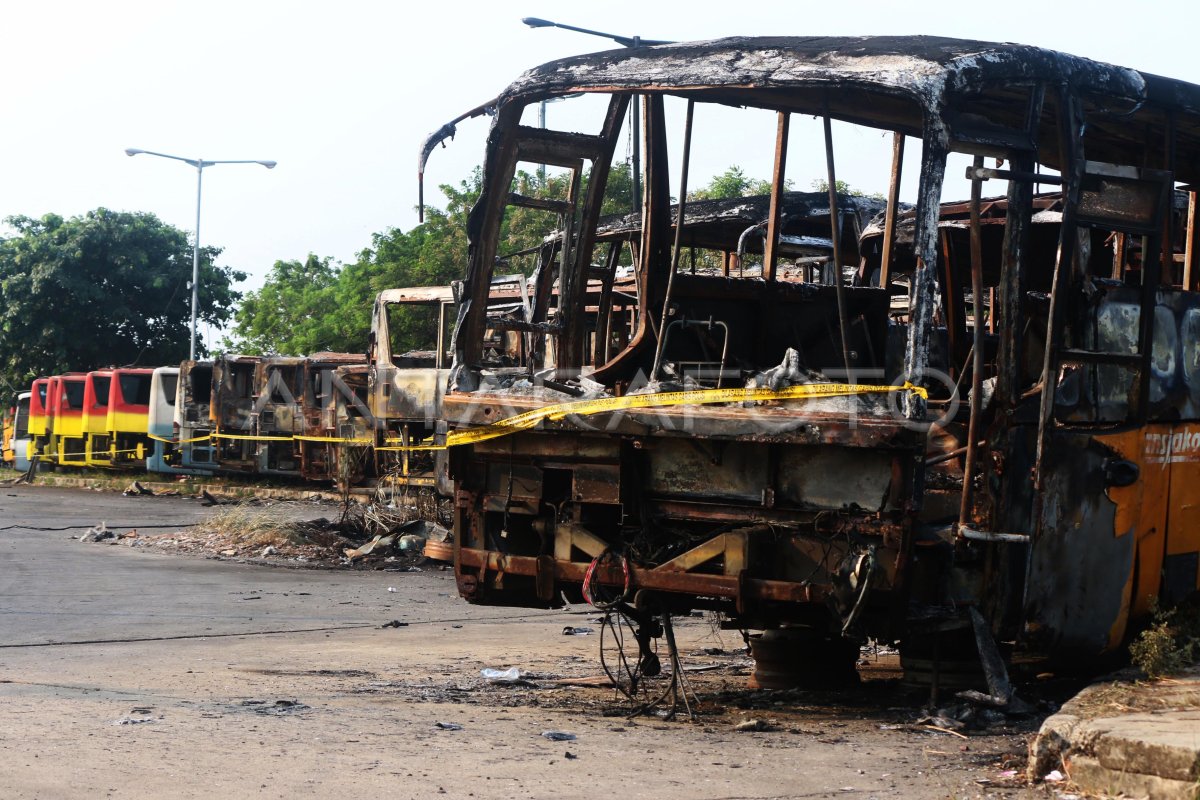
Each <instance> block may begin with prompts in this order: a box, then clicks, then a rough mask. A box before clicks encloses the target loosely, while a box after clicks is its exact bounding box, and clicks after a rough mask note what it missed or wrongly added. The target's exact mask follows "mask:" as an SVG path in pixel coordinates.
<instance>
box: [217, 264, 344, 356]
mask: <svg viewBox="0 0 1200 800" xmlns="http://www.w3.org/2000/svg"><path fill="white" fill-rule="evenodd" d="M330 262H331V259H329V258H318V257H317V256H315V255H312V254H309V256H308V258H307V259H305V260H304V261H303V262H301V261H276V262H275V266H273V267H272V268H271V272H270V274H269V275H268V276H267V280H266V282H265V283H264V284H263V286H262V288H261V289H259V290H258V291H255V292H249V293H247V294H246V296H245V298H243V300H242V304H241V305H240V306H239V307H238V310H237V314H236V317H235V319H236V328H235V332H236V335H237V337H238V338H237V344H236V346H234V347H233V348H232V349H236V350H237V351H238V352H241V353H248V354H252V355H263V354H267V353H279V354H284V355H302V354H305V353H310V352H317V351H320V350H329V349H333V347H332V346H331V345H332V344H333V342H334V339H335V337H334V334H333V332H332V329H331V325H330V322H331V321H332V320H333V319H334V317H335V315H331V314H329V313H328V311H329V308H330V302H331V301H332V300H333V295H334V287H335V285H336V284H337V277H338V276H337V270H336V268H335V267H334V266H333V265H332V264H331V263H330Z"/></svg>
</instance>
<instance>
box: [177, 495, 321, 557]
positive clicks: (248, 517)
mask: <svg viewBox="0 0 1200 800" xmlns="http://www.w3.org/2000/svg"><path fill="white" fill-rule="evenodd" d="M196 533H198V534H201V535H206V536H214V537H216V538H219V539H221V540H223V541H225V542H227V543H228V545H229V546H230V547H235V548H242V547H246V548H251V547H266V546H267V545H275V546H276V547H278V546H281V545H285V544H304V543H305V540H304V538H303V536H302V535H299V533H298V531H297V530H296V524H295V522H293V521H291V520H287V519H282V518H280V516H279V514H278V513H276V512H273V511H272V510H271V509H270V508H269V507H268V508H263V507H261V506H251V505H232V506H226V507H223V508H221V509H220V510H219V511H217V513H215V514H213V515H212V516H211V517H209V518H208V519H206V520H205V521H204V522H202V523H200V524H199V525H197V526H196Z"/></svg>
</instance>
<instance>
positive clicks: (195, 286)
mask: <svg viewBox="0 0 1200 800" xmlns="http://www.w3.org/2000/svg"><path fill="white" fill-rule="evenodd" d="M125 155H127V156H136V155H147V156H158V157H159V158H169V159H172V160H174V161H182V162H183V163H185V164H190V165H191V166H193V167H195V168H196V236H195V238H194V240H193V241H192V322H191V342H190V345H189V346H188V360H189V361H195V360H196V307H197V305H198V304H199V300H200V197H201V190H202V188H203V185H204V168H205V167H211V166H213V165H215V164H260V165H262V166H264V167H266V168H267V169H275V163H276V162H274V161H260V160H258V159H234V160H217V161H213V160H208V161H206V160H204V159H202V158H184V157H183V156H172V155H168V154H166V153H156V152H154V151H153V150H139V149H138V148H136V147H129V148H126V149H125Z"/></svg>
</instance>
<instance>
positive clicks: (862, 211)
mask: <svg viewBox="0 0 1200 800" xmlns="http://www.w3.org/2000/svg"><path fill="white" fill-rule="evenodd" d="M837 198H838V201H837V202H838V212H839V213H840V214H842V215H847V214H853V215H854V216H855V217H856V218H857V219H858V227H859V229H860V230H861V229H865V228H866V227H867V225H868V223H870V221H871V219H872V218H873V217H875V216H876V215H878V214H880V213H882V212H883V210H884V208H885V207H886V206H887V203H886V202H885V201H883V200H880V199H877V198H874V197H865V196H860V195H850V194H838V196H837ZM780 199H781V201H782V202H781V208H782V210H783V216H784V218H785V226H784V227H785V229H790V228H791V227H801V226H804V224H805V222H808V224H809V225H813V224H816V225H819V226H821V229H822V231H823V233H824V234H825V236H828V235H829V194H828V192H784V193H783V194H782V197H781V198H780ZM770 207H771V196H770V195H765V194H763V195H750V196H748V197H732V198H718V199H715V200H689V201H688V202H687V206H686V208H685V209H684V221H683V229H684V240H683V244H685V245H694V246H696V247H708V248H712V249H714V250H719V249H722V248H729V247H731V246H734V247H736V245H737V241H738V237H739V236H740V235H741V234H742V232H743V231H745V230H746V228H748V227H751V226H753V225H761V224H764V223H765V222H766V221H767V218H768V217H769V216H770ZM678 220H679V206H678V205H672V206H671V225H672V226H674V225H675V224H676V223H677V222H678ZM641 230H642V215H641V214H637V213H634V214H623V215H613V216H609V217H603V218H601V219H600V220H599V221H598V222H597V224H596V240H597V241H601V242H603V241H611V240H613V239H625V238H631V237H636V236H638V235H640V233H641ZM561 237H562V233H561V232H558V233H556V234H555V235H554V236H552V237H550V238H551V239H558V238H561Z"/></svg>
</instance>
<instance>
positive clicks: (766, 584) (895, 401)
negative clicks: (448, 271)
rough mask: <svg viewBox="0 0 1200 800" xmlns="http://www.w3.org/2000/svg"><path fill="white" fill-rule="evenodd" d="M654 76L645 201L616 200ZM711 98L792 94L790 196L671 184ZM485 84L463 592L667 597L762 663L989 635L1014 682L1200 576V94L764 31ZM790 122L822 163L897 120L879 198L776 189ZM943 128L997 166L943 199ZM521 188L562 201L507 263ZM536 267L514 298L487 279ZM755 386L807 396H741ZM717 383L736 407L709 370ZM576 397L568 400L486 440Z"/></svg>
mask: <svg viewBox="0 0 1200 800" xmlns="http://www.w3.org/2000/svg"><path fill="white" fill-rule="evenodd" d="M575 93H584V94H597V95H601V96H603V97H606V98H607V103H608V104H607V113H606V114H605V116H604V119H603V121H602V122H601V123H600V124H599V126H598V127H597V128H596V129H594V130H592V131H587V132H575V131H571V132H566V131H554V130H543V129H535V128H530V127H526V126H524V125H522V124H521V122H520V120H521V117H522V113H523V111H524V109H525V107H526V106H528V105H529V104H531V103H536V102H540V101H541V100H544V99H549V98H554V97H558V96H562V95H566V94H575ZM668 96H672V97H676V98H681V99H682V100H684V101H686V104H687V107H688V114H687V116H686V122H685V123H684V130H682V131H680V130H679V129H678V127H677V125H676V123H677V121H676V120H675V119H674V118H673V117H671V116H669V115H668V114H667V113H666V111H665V107H664V98H665V97H668ZM631 102H638V103H640V104H641V110H642V112H643V118H644V120H645V125H644V127H643V129H642V131H639V135H638V142H637V143H636V144H635V146H637V147H639V148H641V149H642V150H643V151H644V154H645V161H644V164H645V172H644V176H643V179H644V180H643V185H644V187H645V191H644V193H643V197H642V200H643V202H642V205H641V208H640V211H639V213H638V214H636V215H633V216H631V217H629V218H626V219H623V220H602V218H601V215H600V208H601V201H602V199H603V195H604V189H605V183H606V181H607V178H608V169H609V165H610V164H611V163H612V160H613V156H614V153H615V152H616V148H617V143H618V139H619V138H620V137H621V136H622V134H623V131H624V130H625V128H624V124H623V123H624V120H625V117H626V114H627V113H628V110H629V106H630V103H631ZM708 103H711V104H717V105H721V106H725V107H728V106H733V107H739V106H740V107H752V108H757V109H767V110H769V111H773V112H775V114H776V120H777V131H776V141H775V164H776V167H775V170H774V174H773V176H772V190H771V194H770V195H769V196H768V197H766V198H762V199H757V200H745V201H734V202H730V203H727V204H726V205H721V204H719V203H717V204H712V205H705V204H703V203H693V202H688V203H685V204H684V205H683V207H682V208H679V207H673V205H672V202H671V197H672V194H674V195H675V196H677V197H687V194H688V187H687V185H686V177H685V178H684V179H683V182H682V185H681V186H679V187H675V186H670V185H668V176H669V175H670V174H680V173H682V175H683V176H686V174H687V160H688V158H689V154H690V151H689V147H690V141H691V125H692V120H693V116H692V113H691V112H692V109H693V107H694V106H696V105H703V104H708ZM494 105H495V117H494V120H493V123H492V130H491V133H490V135H489V139H488V151H487V158H486V161H485V164H484V173H483V189H482V194H481V196H480V198H479V201H478V203H477V205H476V206H475V208H474V210H473V211H472V213H471V215H470V218H469V223H468V234H469V237H470V244H471V247H470V261H469V264H468V265H467V270H466V276H465V280H464V282H463V287H462V294H461V302H460V304H459V306H458V310H457V322H456V325H455V329H454V334H453V344H452V349H453V364H452V365H450V366H449V385H448V387H447V389H446V391H445V393H444V396H443V397H442V398H441V400H440V402H441V409H442V411H441V414H440V420H441V424H444V425H445V427H446V429H448V431H449V434H451V435H452V436H457V437H459V438H458V439H457V441H469V442H472V443H468V444H462V445H461V446H454V447H452V448H451V450H450V456H449V475H450V478H451V479H452V481H453V487H452V488H453V491H454V502H455V570H456V577H457V580H458V587H459V591H460V593H461V594H462V595H463V596H464V597H466V598H467V599H468V600H470V601H472V602H476V603H491V604H499V605H524V606H554V605H557V604H559V603H561V602H562V601H563V599H564V598H566V599H568V600H573V601H578V600H580V599H582V598H583V596H584V595H585V594H590V593H589V591H588V587H589V586H592V587H606V591H607V594H606V597H609V599H610V600H611V599H612V598H611V595H613V594H614V593H615V595H616V596H617V597H618V598H619V602H620V603H622V604H624V606H625V607H626V608H627V609H630V610H631V611H630V612H629V613H632V614H636V615H640V618H642V619H649V618H651V617H654V615H657V614H661V613H663V612H666V613H671V612H678V611H683V610H687V609H697V608H708V609H716V610H719V611H721V612H724V614H725V615H726V616H727V619H728V624H730V625H731V626H735V627H742V628H757V629H762V630H764V631H767V632H769V633H770V635H769V636H766V635H765V634H764V636H766V640H767V641H768V642H769V643H770V644H769V648H770V649H772V652H773V653H775V655H771V656H768V657H767V658H768V660H769V661H771V662H772V663H777V662H779V661H780V658H784V660H787V661H789V662H793V663H795V662H799V663H805V664H808V665H810V666H811V665H824V666H823V668H822V669H821V670H815V671H814V670H809V671H808V673H806V674H808V675H809V676H811V675H814V674H824V675H838V674H844V672H845V669H844V668H845V667H846V666H847V664H850V665H852V663H853V661H852V659H853V654H854V653H856V652H857V649H856V648H855V647H848V646H847V645H846V642H847V640H849V641H850V642H855V641H859V640H862V639H863V638H866V637H871V638H875V639H877V640H880V641H885V642H897V643H899V646H900V648H901V653H902V657H903V658H904V660H905V663H906V666H907V667H908V668H910V669H911V670H912V671H913V672H914V673H920V672H922V671H923V670H926V669H927V667H926V666H925V665H929V664H933V665H934V666H933V667H932V669H931V670H929V672H930V673H931V674H932V675H938V674H939V669H938V667H937V666H936V665H937V664H938V663H939V660H944V659H946V658H953V657H955V656H956V655H961V653H960V652H959V651H963V652H967V653H969V656H970V658H972V659H978V658H979V654H980V653H981V652H982V653H983V654H984V655H985V658H984V663H985V664H986V665H987V667H988V670H987V673H988V675H989V676H990V678H991V679H992V680H991V683H992V684H994V685H993V686H991V687H990V691H992V692H993V694H996V693H998V694H1000V695H1003V694H1004V686H1003V683H1002V682H997V680H996V675H997V672H996V659H995V657H994V656H995V655H996V653H998V652H1001V651H1003V652H1012V651H1014V650H1019V651H1022V652H1026V653H1028V654H1031V655H1039V656H1051V657H1058V658H1069V657H1074V656H1093V655H1096V654H1100V653H1104V652H1109V651H1112V650H1113V649H1115V648H1116V647H1118V646H1119V645H1120V644H1121V642H1122V640H1123V639H1124V638H1125V637H1126V635H1127V634H1128V632H1129V631H1131V630H1132V628H1133V626H1135V625H1136V624H1137V621H1138V619H1139V618H1142V617H1144V616H1145V614H1146V611H1147V609H1148V608H1149V607H1150V604H1151V603H1152V602H1153V601H1155V600H1156V599H1165V600H1169V599H1172V598H1175V597H1177V596H1179V595H1181V594H1184V593H1187V592H1192V591H1195V590H1196V589H1197V586H1198V585H1200V534H1197V533H1196V531H1197V530H1200V526H1198V525H1196V524H1195V523H1196V522H1198V521H1197V520H1193V519H1192V513H1191V511H1190V510H1189V509H1191V508H1193V507H1196V506H1194V505H1193V502H1192V500H1191V499H1190V497H1191V494H1192V493H1193V492H1194V491H1195V490H1193V489H1192V488H1191V487H1193V486H1197V485H1200V482H1197V481H1196V480H1195V479H1196V477H1200V475H1196V474H1195V472H1196V470H1197V469H1200V467H1198V466H1197V465H1198V464H1200V447H1198V446H1197V443H1200V409H1198V407H1197V406H1196V405H1195V401H1194V398H1197V397H1200V374H1197V375H1196V376H1195V377H1193V372H1192V370H1193V368H1194V366H1195V365H1196V364H1197V363H1200V360H1197V359H1196V358H1194V356H1195V353H1193V352H1192V350H1194V349H1195V342H1196V341H1197V339H1198V338H1200V337H1198V336H1197V335H1196V334H1197V333H1200V331H1197V330H1193V327H1195V326H1200V311H1197V310H1196V306H1197V304H1198V303H1200V300H1198V298H1200V295H1198V294H1197V293H1196V290H1197V289H1198V288H1200V275H1198V274H1197V273H1196V271H1195V269H1194V266H1195V254H1196V252H1197V248H1196V244H1197V226H1196V221H1195V208H1196V196H1195V194H1194V193H1192V194H1191V195H1189V197H1188V203H1187V206H1186V208H1184V207H1181V206H1179V205H1178V204H1177V203H1176V202H1175V201H1173V200H1172V197H1173V195H1172V191H1173V189H1174V187H1175V184H1176V183H1180V182H1185V183H1194V182H1195V181H1197V180H1198V179H1200V87H1196V86H1193V85H1191V84H1186V83H1183V82H1180V81H1172V80H1169V79H1166V78H1160V77H1156V76H1151V75H1146V74H1143V73H1140V72H1137V71H1135V70H1131V69H1126V68H1122V67H1115V66H1111V65H1107V64H1101V63H1097V62H1093V61H1089V60H1087V59H1082V58H1077V57H1073V56H1069V55H1065V54H1061V53H1055V52H1052V51H1048V50H1043V49H1039V48H1032V47H1025V46H1021V45H1010V44H992V43H986V42H971V41H959V40H950V39H939V38H932V37H874V38H824V37H808V38H781V37H776V38H758V39H744V38H739V39H722V40H716V41H712V42H700V43H690V44H689V43H685V44H678V45H660V46H656V47H650V48H643V49H639V50H637V51H628V50H617V51H611V52H605V53H598V54H594V55H588V56H579V57H575V58H570V59H564V60H562V61H557V62H553V63H551V64H547V65H544V66H542V67H539V68H537V69H534V70H531V71H530V72H528V73H526V74H525V75H524V76H522V77H520V78H519V79H518V80H517V81H516V82H515V83H514V84H513V85H512V86H510V87H509V89H507V90H506V91H505V92H504V93H503V94H501V95H500V97H499V98H497V100H496V101H494ZM802 115H811V116H816V117H818V118H819V119H820V121H821V122H822V123H824V124H823V132H824V137H825V148H824V153H821V154H820V155H823V156H824V159H825V162H826V170H825V171H824V172H823V173H822V174H821V176H820V177H822V178H824V177H826V176H827V177H828V178H829V180H828V183H829V184H830V185H835V181H834V176H835V170H834V162H835V158H834V152H835V149H834V142H833V136H832V133H831V126H830V124H829V122H830V120H839V121H842V122H844V123H849V124H852V125H857V126H862V127H865V128H867V129H875V130H882V131H885V132H891V133H892V134H893V161H892V169H891V172H890V174H889V175H887V176H886V177H887V179H888V181H889V184H890V186H891V189H890V191H889V193H888V197H887V200H886V203H884V204H882V205H881V204H879V203H874V205H871V204H869V203H867V202H866V201H861V200H859V199H857V198H847V197H845V196H837V195H834V194H832V193H831V194H828V195H820V196H812V195H809V196H807V197H797V196H794V195H789V194H788V193H787V192H786V191H785V188H786V186H787V180H788V175H787V169H786V159H785V156H786V154H787V151H788V142H789V131H790V125H791V121H792V118H793V117H800V116H802ZM679 135H681V136H682V140H683V142H684V147H683V149H682V156H681V157H682V159H683V166H682V169H681V170H680V171H679V172H677V173H672V172H670V171H669V169H668V166H669V165H668V147H667V143H668V138H669V137H672V136H679ZM911 138H917V139H920V144H921V147H920V156H919V163H917V164H915V165H914V164H912V163H909V164H907V165H906V164H905V163H904V150H905V142H906V140H908V139H911ZM951 153H963V154H966V155H969V156H973V157H974V159H975V163H974V166H973V167H972V168H971V170H970V172H969V176H968V177H969V179H970V180H971V181H972V187H973V189H972V192H971V199H970V200H968V201H965V202H963V201H961V200H958V198H952V199H954V200H957V201H958V202H957V203H956V204H948V205H943V203H942V200H943V198H942V193H943V183H944V178H945V176H946V170H947V168H948V167H947V163H948V161H947V159H948V156H949V155H950V154H951ZM985 157H986V158H995V159H998V161H997V167H996V168H994V169H993V168H989V167H987V165H986V164H985V162H984V158H985ZM1001 161H1002V162H1003V163H1002V164H1001V163H1000V162H1001ZM520 163H535V164H536V163H549V164H554V165H556V166H558V167H560V168H562V169H564V170H566V171H567V174H568V180H567V181H566V186H567V188H566V189H565V194H564V195H563V196H562V197H560V198H557V199H552V200H548V199H545V198H528V197H523V196H521V195H520V194H518V193H514V192H513V184H512V181H513V177H514V175H515V173H516V170H517V168H518V164H520ZM1047 168H1048V169H1053V170H1055V171H1056V173H1057V174H1053V173H1048V172H1042V173H1039V172H1038V170H1039V169H1043V170H1045V169H1047ZM906 169H907V170H909V171H911V172H914V173H915V174H916V175H917V176H918V189H917V194H916V202H915V204H914V205H913V206H912V207H911V208H909V207H905V206H904V205H903V204H901V203H900V201H899V186H900V180H901V177H902V175H903V174H905V170H906ZM585 178H586V180H585ZM803 179H804V178H803V177H802V178H801V180H803ZM985 180H991V181H997V180H1002V181H1005V182H1006V184H1007V189H1006V194H1005V196H1004V197H1003V198H994V199H992V200H987V201H985V200H984V199H983V194H984V191H983V189H984V188H985V184H984V181H985ZM1039 184H1040V185H1042V186H1048V187H1054V186H1057V187H1059V190H1058V191H1055V192H1054V193H1053V194H1052V195H1035V187H1036V186H1037V185H1039ZM992 193H993V194H994V192H992ZM789 203H791V204H797V203H799V204H800V205H804V206H806V207H807V208H808V209H809V210H808V212H807V213H796V212H794V211H793V212H789V210H788V209H789ZM868 206H869V210H870V212H871V213H876V212H879V211H882V212H883V215H882V218H881V219H880V220H879V221H878V222H877V223H876V224H873V225H868V224H867V217H868V216H869V215H868V214H867V213H866V212H867V211H868ZM513 208H530V209H535V210H536V211H538V212H539V213H542V214H543V215H544V216H545V218H546V219H547V220H548V223H547V224H548V229H547V231H546V238H545V240H544V243H543V245H542V246H540V247H535V248H533V249H532V250H528V249H526V250H524V251H519V252H510V248H508V246H507V245H506V243H505V242H504V241H503V239H502V231H503V225H502V223H503V220H504V219H505V215H506V213H508V212H509V210H510V209H513ZM747 209H749V210H747ZM847 213H848V214H849V216H847ZM906 214H907V217H906ZM801 221H803V223H802V222H801ZM847 221H849V222H850V223H851V224H850V225H849V226H848V225H847V224H846V223H847ZM848 229H849V230H850V231H852V232H853V233H852V235H847V231H848ZM748 232H752V233H748ZM521 258H525V259H528V260H529V266H530V267H531V269H536V272H535V277H534V279H533V280H532V281H531V286H532V296H531V298H530V301H529V303H528V305H527V306H524V310H523V311H521V313H513V312H512V311H511V310H510V311H505V310H503V309H499V308H498V307H497V303H496V300H495V298H494V297H493V294H492V293H493V286H492V280H493V275H494V274H496V273H497V272H498V271H499V270H500V269H503V268H505V267H511V266H512V264H513V263H515V262H516V260H519V259H521ZM751 258H753V261H754V268H753V269H750V270H747V269H746V268H745V267H746V262H747V261H748V260H750V259H751ZM497 265H501V266H500V267H498V266H497ZM889 386H890V388H889ZM806 387H807V388H806ZM1193 387H1197V388H1196V389H1193ZM751 388H754V389H755V390H756V391H761V390H764V389H765V390H769V391H772V392H783V394H781V395H779V396H778V397H777V398H776V399H772V400H769V401H767V402H755V403H747V402H739V401H738V396H737V394H736V392H738V391H745V390H747V389H751ZM713 391H716V392H718V393H720V392H725V391H729V394H728V395H723V394H719V395H716V396H715V397H718V398H725V399H726V402H713V397H714V396H713V395H703V396H704V397H705V398H706V399H704V400H703V401H700V400H699V398H700V397H701V394H694V395H689V394H687V393H688V392H697V393H703V392H713ZM669 392H683V393H684V394H682V395H678V399H677V400H671V401H670V402H662V398H664V397H667V394H666V393H669ZM671 397H675V395H671ZM616 398H621V400H622V405H621V407H620V410H616V411H614V410H612V408H614V407H615V405H614V404H613V403H611V402H609V401H612V400H615V399H616ZM627 398H633V400H632V401H629V400H627ZM639 398H642V400H641V401H639ZM656 398H657V399H656ZM689 398H696V400H695V401H693V402H689ZM805 398H807V399H805ZM567 400H573V402H576V403H577V404H578V405H577V406H576V408H578V410H579V412H578V413H574V414H572V413H567V412H569V411H570V409H569V408H568V409H566V410H565V411H564V413H560V414H555V415H543V417H544V418H543V420H542V422H541V423H540V424H539V426H538V427H536V428H535V429H533V430H521V431H520V432H517V433H512V434H511V435H508V436H505V437H502V438H490V439H486V440H485V439H483V438H475V439H471V438H469V437H468V438H464V437H463V434H464V433H467V432H470V431H473V430H477V429H486V428H488V427H489V426H494V425H496V423H497V422H500V421H502V420H504V419H506V418H509V417H512V416H513V415H516V414H519V413H522V412H531V413H534V412H538V411H539V410H540V409H544V408H546V407H547V406H548V405H549V404H554V403H562V402H564V401H567ZM639 402H641V405H639ZM701 402H702V403H703V404H698V403H701ZM934 423H936V424H934ZM439 435H442V434H439ZM450 441H451V442H452V443H453V442H454V441H455V439H453V438H452V439H451V440H450ZM997 642H998V643H1000V646H999V647H997V646H996V643H997ZM767 647H768V645H762V646H761V647H760V649H762V648H767ZM764 652H765V650H764ZM778 653H783V654H785V657H781V656H778ZM788 654H790V655H788ZM980 677H981V678H982V673H981V676H980ZM1001 699H1003V698H1001Z"/></svg>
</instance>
